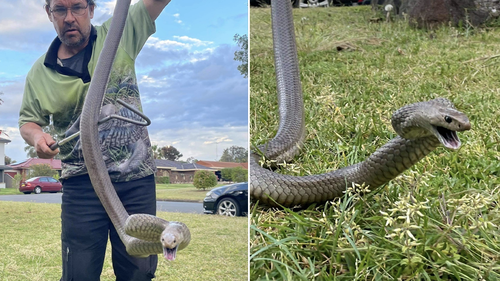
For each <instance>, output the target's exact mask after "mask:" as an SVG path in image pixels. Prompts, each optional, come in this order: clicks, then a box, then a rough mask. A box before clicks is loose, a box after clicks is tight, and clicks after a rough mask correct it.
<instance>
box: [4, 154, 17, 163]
mask: <svg viewBox="0 0 500 281" xmlns="http://www.w3.org/2000/svg"><path fill="white" fill-rule="evenodd" d="M13 163H16V160H12V159H11V158H10V157H9V156H7V155H5V165H10V164H13Z"/></svg>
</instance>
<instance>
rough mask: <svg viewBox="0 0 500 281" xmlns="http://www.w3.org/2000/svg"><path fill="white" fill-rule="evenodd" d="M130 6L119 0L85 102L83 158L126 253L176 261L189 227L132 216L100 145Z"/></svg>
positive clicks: (149, 216) (184, 244)
mask: <svg viewBox="0 0 500 281" xmlns="http://www.w3.org/2000/svg"><path fill="white" fill-rule="evenodd" d="M129 6H130V0H118V1H117V3H116V7H115V10H114V13H113V19H112V20H111V26H110V28H109V31H108V34H107V36H106V39H105V42H104V47H103V49H102V51H101V54H100V56H99V59H98V62H97V66H96V69H95V71H94V75H93V76H92V81H91V83H90V88H89V91H88V93H87V97H86V98H85V102H84V105H83V111H82V115H81V123H80V132H81V143H82V150H83V156H84V159H85V165H86V166H87V170H88V173H89V176H90V180H91V181H92V185H93V186H94V190H95V192H96V193H97V196H98V197H99V199H100V200H101V203H102V205H103V206H104V208H105V210H106V212H107V213H108V216H109V217H110V219H111V221H112V223H113V225H114V226H115V228H116V231H117V232H118V235H119V236H120V239H121V240H122V241H123V244H124V245H125V247H126V249H127V252H128V253H129V254H130V255H132V256H139V257H147V256H149V255H154V254H161V253H163V255H164V257H165V259H167V260H174V259H175V257H176V254H177V251H178V250H181V249H183V248H185V247H186V246H187V245H188V244H189V242H190V240H191V233H190V232H189V229H188V227H187V226H186V225H185V224H184V223H181V222H169V221H166V220H163V219H161V218H158V217H155V216H152V215H147V214H135V215H130V216H129V214H128V213H127V211H126V210H125V208H124V207H123V204H122V202H121V201H120V198H119V197H118V195H117V194H116V191H115V189H114V187H113V184H112V183H111V180H110V178H109V175H108V171H107V168H106V164H105V163H104V160H103V157H102V153H101V149H100V147H101V146H100V144H99V133H98V120H99V113H100V110H101V106H102V102H103V98H104V93H105V91H106V86H107V83H108V79H109V75H110V71H111V67H112V65H113V60H114V58H115V54H116V50H117V48H118V44H119V42H120V38H121V36H122V33H123V28H124V25H125V20H126V18H127V13H128V9H129Z"/></svg>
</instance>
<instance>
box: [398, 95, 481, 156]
mask: <svg viewBox="0 0 500 281" xmlns="http://www.w3.org/2000/svg"><path fill="white" fill-rule="evenodd" d="M392 125H393V127H394V129H395V130H396V132H397V133H398V134H399V135H400V136H401V137H403V138H406V139H416V138H420V137H425V136H435V137H436V138H437V139H438V140H439V142H440V143H441V144H442V145H443V146H444V147H446V148H449V149H458V148H460V145H461V142H460V139H459V138H458V135H457V132H461V131H466V130H470V128H471V124H470V121H469V118H467V115H465V114H464V113H462V112H460V111H458V110H457V109H456V108H455V106H454V105H453V103H452V102H451V101H449V100H447V99H445V98H437V99H434V100H430V101H425V102H418V103H414V104H410V105H407V106H405V107H402V108H400V109H399V110H397V111H396V112H395V113H394V115H393V117H392Z"/></svg>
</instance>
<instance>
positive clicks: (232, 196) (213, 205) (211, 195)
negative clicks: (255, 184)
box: [203, 182, 248, 217]
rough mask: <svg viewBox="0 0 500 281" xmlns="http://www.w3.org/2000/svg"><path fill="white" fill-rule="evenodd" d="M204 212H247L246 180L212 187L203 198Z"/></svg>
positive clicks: (239, 213) (229, 213) (237, 213)
mask: <svg viewBox="0 0 500 281" xmlns="http://www.w3.org/2000/svg"><path fill="white" fill-rule="evenodd" d="M203 208H205V211H204V212H205V214H218V215H223V216H231V217H234V216H245V215H247V214H248V182H240V183H235V184H230V185H225V186H221V187H217V188H214V189H212V190H210V191H209V192H208V193H207V195H206V197H205V199H204V200H203Z"/></svg>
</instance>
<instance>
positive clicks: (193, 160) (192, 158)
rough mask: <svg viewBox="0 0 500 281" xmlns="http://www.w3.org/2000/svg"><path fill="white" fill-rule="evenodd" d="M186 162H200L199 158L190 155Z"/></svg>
mask: <svg viewBox="0 0 500 281" xmlns="http://www.w3.org/2000/svg"><path fill="white" fill-rule="evenodd" d="M186 162H188V163H192V164H194V163H196V162H198V159H196V158H194V157H189V158H188V159H186Z"/></svg>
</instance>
